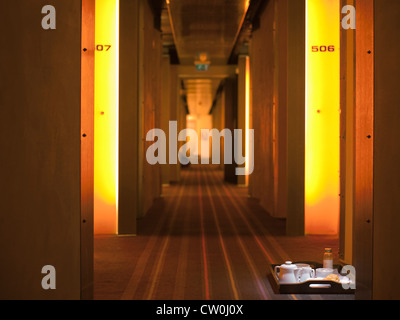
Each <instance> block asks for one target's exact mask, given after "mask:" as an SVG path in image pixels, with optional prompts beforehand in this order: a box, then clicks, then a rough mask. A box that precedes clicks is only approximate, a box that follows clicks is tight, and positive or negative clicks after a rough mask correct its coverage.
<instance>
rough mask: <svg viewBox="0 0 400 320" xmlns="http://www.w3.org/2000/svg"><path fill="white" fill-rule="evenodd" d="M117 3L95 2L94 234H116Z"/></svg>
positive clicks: (104, 0) (106, 0) (116, 0)
mask: <svg viewBox="0 0 400 320" xmlns="http://www.w3.org/2000/svg"><path fill="white" fill-rule="evenodd" d="M118 24H119V0H96V36H95V38H96V54H95V141H94V184H95V185H94V232H95V233H96V234H99V233H102V234H104V233H106V234H115V233H117V213H118V209H117V208H118V205H117V199H118V197H117V195H118V190H117V188H118V181H117V179H118V68H119V66H118V59H119V53H118V48H119V44H118V39H119V35H118V34H119V28H118Z"/></svg>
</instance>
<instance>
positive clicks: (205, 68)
mask: <svg viewBox="0 0 400 320" xmlns="http://www.w3.org/2000/svg"><path fill="white" fill-rule="evenodd" d="M209 67H210V65H209V64H204V63H202V64H196V70H197V71H208V69H209Z"/></svg>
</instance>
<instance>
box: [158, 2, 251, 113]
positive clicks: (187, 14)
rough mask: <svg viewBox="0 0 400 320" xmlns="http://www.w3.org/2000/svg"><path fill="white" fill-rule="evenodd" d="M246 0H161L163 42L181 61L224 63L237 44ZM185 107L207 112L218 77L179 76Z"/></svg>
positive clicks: (189, 62)
mask: <svg viewBox="0 0 400 320" xmlns="http://www.w3.org/2000/svg"><path fill="white" fill-rule="evenodd" d="M248 7H249V0H165V2H164V6H163V9H162V12H161V31H162V38H163V45H164V48H165V50H168V52H169V53H170V55H172V57H171V58H175V59H176V60H177V61H179V64H181V65H193V66H194V65H195V63H196V61H200V60H202V62H203V63H205V64H210V68H212V66H213V65H226V64H228V63H229V61H230V58H231V56H232V52H233V51H234V49H235V48H236V47H237V42H238V39H239V36H240V31H241V29H242V25H243V22H244V20H245V16H246V12H247V8H248ZM183 81H184V82H183V86H184V89H185V90H184V92H185V94H186V101H187V104H188V110H189V113H191V114H198V115H200V114H208V113H209V112H210V109H211V107H212V104H213V101H214V98H215V95H216V92H217V90H218V87H219V85H220V82H221V79H216V78H212V77H210V78H209V79H205V78H204V75H203V77H202V79H196V78H195V77H194V78H191V79H185V80H183Z"/></svg>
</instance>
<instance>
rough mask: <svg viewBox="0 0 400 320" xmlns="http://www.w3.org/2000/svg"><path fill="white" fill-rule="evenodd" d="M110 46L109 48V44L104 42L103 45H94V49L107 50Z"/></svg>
mask: <svg viewBox="0 0 400 320" xmlns="http://www.w3.org/2000/svg"><path fill="white" fill-rule="evenodd" d="M110 48H111V46H110V45H109V44H105V45H102V44H98V45H97V46H96V51H108V50H110Z"/></svg>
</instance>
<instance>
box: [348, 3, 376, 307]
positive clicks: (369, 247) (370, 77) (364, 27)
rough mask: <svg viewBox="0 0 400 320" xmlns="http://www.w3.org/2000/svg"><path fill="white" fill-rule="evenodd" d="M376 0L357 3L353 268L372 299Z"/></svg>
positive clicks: (360, 294)
mask: <svg viewBox="0 0 400 320" xmlns="http://www.w3.org/2000/svg"><path fill="white" fill-rule="evenodd" d="M373 6H374V0H357V1H356V8H357V33H356V66H355V68H356V89H355V90H356V91H355V95H356V104H355V114H354V119H355V122H354V134H355V136H354V139H355V151H354V152H355V159H354V161H355V163H354V245H353V251H354V267H355V268H356V272H357V290H356V297H357V298H359V299H371V298H372V274H373V273H372V264H373V257H372V254H373V242H372V239H373V222H374V221H373V198H374V197H373V157H374V154H373V152H374V139H375V137H374V134H373V133H374V55H375V52H374V18H373V14H374V11H373V9H374V8H373Z"/></svg>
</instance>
